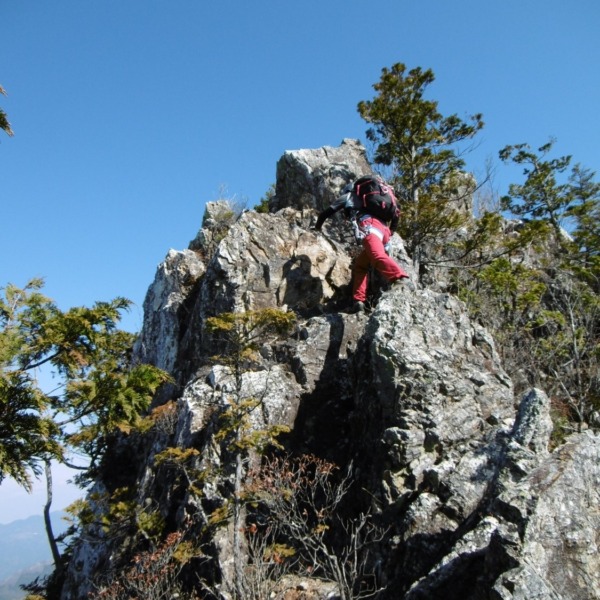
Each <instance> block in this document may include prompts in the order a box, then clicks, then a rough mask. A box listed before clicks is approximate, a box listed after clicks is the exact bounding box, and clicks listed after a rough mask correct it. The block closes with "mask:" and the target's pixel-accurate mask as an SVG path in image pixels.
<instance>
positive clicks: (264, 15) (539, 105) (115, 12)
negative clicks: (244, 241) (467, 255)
mask: <svg viewBox="0 0 600 600" xmlns="http://www.w3.org/2000/svg"><path fill="white" fill-rule="evenodd" d="M598 23H600V3H598V1H597V0H573V1H572V2H569V3H567V2H564V0H544V1H542V0H502V1H500V0H483V1H482V0H478V1H475V0H455V1H453V2H448V0H420V1H419V2H415V1H414V0H371V1H369V2H366V1H362V0H361V1H358V0H320V1H318V2H317V1H315V0H303V1H302V2H285V1H284V2H281V1H280V2H275V0H254V1H253V2H248V1H246V0H218V1H217V0H175V1H171V2H167V1H166V0H126V1H123V0H57V1H55V2H47V1H44V0H0V85H2V86H3V87H4V89H5V90H6V92H7V93H8V96H7V97H2V96H0V106H1V107H2V108H3V109H4V110H5V111H6V112H7V114H8V117H9V120H10V122H11V124H12V127H13V130H14V132H15V135H14V137H12V138H9V137H7V136H6V135H4V134H0V202H1V207H2V212H1V215H2V218H1V227H0V232H1V234H0V255H1V256H3V257H4V259H3V260H2V266H1V267H0V287H3V286H4V285H6V283H14V284H16V285H24V284H25V283H26V281H27V280H29V279H30V278H32V277H37V276H41V277H44V278H45V280H46V285H45V288H44V290H45V293H46V294H47V295H48V296H50V297H51V298H53V299H54V300H56V301H57V303H58V304H59V306H60V307H61V308H63V309H67V308H69V307H71V306H78V305H90V304H92V303H93V302H94V301H96V300H109V299H112V298H114V297H116V296H125V297H127V298H129V299H131V300H132V301H133V302H134V308H133V310H132V311H131V312H130V314H129V315H128V316H127V317H126V318H125V319H124V322H123V323H124V326H125V327H126V328H128V329H130V330H132V331H137V330H139V328H140V326H141V322H142V303H143V300H144V296H145V294H146V290H147V288H148V286H149V285H150V283H151V282H152V280H153V277H154V273H155V270H156V266H157V265H158V264H159V263H160V262H161V261H162V260H163V258H164V257H165V255H166V253H167V252H168V250H169V249H170V248H175V249H184V248H186V247H187V246H188V244H189V242H190V240H192V239H193V238H194V237H195V235H196V233H197V231H198V229H199V228H200V225H201V220H202V215H203V212H204V204H205V203H206V202H207V201H209V200H214V199H216V198H218V197H219V196H220V195H221V194H223V193H224V194H225V195H226V196H229V197H235V198H236V199H238V200H240V201H242V202H246V203H247V206H248V207H252V206H255V205H256V204H257V203H258V202H259V201H260V199H261V197H262V196H263V195H264V194H265V192H266V191H267V189H268V188H269V187H270V185H271V184H272V183H274V181H275V167H276V163H277V160H278V159H279V158H280V156H281V155H282V154H283V153H284V152H285V151H286V150H293V149H299V148H319V147H321V146H337V145H339V144H340V142H341V141H342V139H343V138H346V137H349V138H358V139H361V140H362V141H365V130H366V129H367V124H366V123H365V122H364V121H363V120H362V119H361V118H360V116H359V115H358V113H357V110H356V106H357V104H358V102H359V101H361V100H369V99H371V98H373V94H374V90H373V88H372V86H373V84H374V83H376V82H377V81H378V80H379V78H380V74H381V69H382V68H383V67H390V66H391V65H392V64H394V63H396V62H403V63H405V64H406V65H407V67H408V68H413V67H417V66H419V67H422V68H423V69H426V68H431V69H432V70H433V72H434V73H435V77H436V79H435V81H434V83H433V84H432V85H431V86H430V87H429V91H428V95H429V97H430V98H431V99H434V100H437V101H438V102H439V109H440V112H442V113H443V114H446V115H448V114H452V113H457V114H458V115H459V116H461V117H467V116H468V115H470V114H473V113H478V112H481V113H483V118H484V121H485V123H486V126H485V128H484V129H483V131H482V132H481V133H480V134H479V136H478V138H477V140H478V142H479V144H478V147H477V148H476V150H475V151H474V152H472V153H471V154H470V155H469V156H468V157H467V166H468V168H469V169H470V170H472V171H473V172H475V173H476V174H478V175H479V174H481V173H483V171H484V167H485V164H486V161H488V160H491V161H492V162H493V164H494V166H495V167H496V175H495V179H494V187H495V190H496V192H497V193H500V194H502V193H505V192H506V191H507V187H508V183H510V182H520V181H521V179H520V175H519V171H518V170H516V169H515V168H512V169H511V168H508V167H505V166H503V165H502V164H501V163H499V161H498V159H497V156H498V151H499V150H500V149H501V148H503V147H504V146H505V145H507V144H515V143H521V142H528V143H530V144H531V145H532V146H533V147H536V148H537V147H539V146H541V145H542V144H544V143H545V142H547V141H548V139H549V138H550V137H554V138H556V140H557V142H556V144H555V154H556V155H557V156H560V155H565V154H571V155H573V161H574V162H580V163H582V164H583V165H584V166H586V167H588V168H590V169H591V170H593V171H597V170H598V168H599V167H600V160H599V158H600V150H599V143H598V141H599V140H600V124H599V123H600V119H599V118H598V106H600V98H599V96H600V93H599V87H600V77H599V75H600V41H599V40H598ZM15 493H16V492H15ZM14 497H15V496H14V494H13V489H12V487H11V485H10V483H8V482H5V483H3V484H2V486H0V522H8V521H11V520H13V518H21V517H24V516H28V515H30V514H33V513H37V512H40V511H41V504H43V500H42V501H41V504H40V501H38V500H35V502H34V498H35V494H34V495H31V496H25V495H24V496H23V497H22V500H20V501H15V500H14ZM65 498H66V497H65ZM69 499H70V498H69ZM64 501H66V500H64ZM61 502H63V500H62V497H61V496H59V497H58V499H57V501H56V503H55V507H56V508H62V506H61Z"/></svg>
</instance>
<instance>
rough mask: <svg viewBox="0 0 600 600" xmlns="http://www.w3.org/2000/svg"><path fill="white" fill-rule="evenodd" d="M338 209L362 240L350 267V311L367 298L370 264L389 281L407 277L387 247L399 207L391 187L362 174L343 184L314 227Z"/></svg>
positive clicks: (375, 178) (361, 307)
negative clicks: (358, 251)
mask: <svg viewBox="0 0 600 600" xmlns="http://www.w3.org/2000/svg"><path fill="white" fill-rule="evenodd" d="M340 210H344V212H345V214H346V216H347V217H348V218H350V219H351V221H352V223H353V226H354V231H355V236H356V238H357V239H358V240H361V241H362V246H363V249H362V251H361V253H360V254H359V255H358V256H357V257H356V259H355V261H354V264H353V268H352V275H353V278H352V279H353V280H352V298H353V300H354V303H353V305H352V308H351V312H361V311H364V310H365V303H366V300H367V285H368V273H369V267H371V266H373V267H374V268H375V269H376V270H377V271H378V272H379V273H381V275H382V276H383V277H384V278H385V279H386V280H387V281H389V282H390V283H394V282H396V281H400V280H402V279H406V278H408V274H407V273H406V272H405V271H404V270H403V269H402V268H401V267H400V265H398V263H396V261H395V260H394V259H393V258H392V257H391V256H389V254H388V253H387V251H386V245H387V244H388V242H389V241H390V238H391V236H392V231H394V229H395V228H396V226H397V225H398V219H399V216H400V211H399V210H398V205H397V203H396V197H395V195H394V191H393V189H392V188H391V187H390V186H389V185H387V184H386V183H385V182H384V181H383V180H381V179H379V178H377V177H373V176H368V177H361V178H360V179H357V180H356V181H355V182H354V183H353V184H348V185H347V186H346V187H344V189H343V190H342V194H341V196H339V197H338V198H337V199H336V200H335V201H334V202H333V203H332V204H331V205H330V206H329V207H328V208H326V209H325V210H324V211H322V212H321V213H320V214H319V216H318V218H317V222H316V224H315V229H316V230H317V231H320V230H321V227H322V226H323V223H324V222H325V221H326V220H327V219H328V218H329V217H331V216H333V215H334V214H335V213H337V212H338V211H340Z"/></svg>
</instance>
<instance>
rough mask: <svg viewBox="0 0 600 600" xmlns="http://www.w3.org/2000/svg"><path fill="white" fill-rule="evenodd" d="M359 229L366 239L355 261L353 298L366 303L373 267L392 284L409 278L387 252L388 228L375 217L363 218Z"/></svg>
mask: <svg viewBox="0 0 600 600" xmlns="http://www.w3.org/2000/svg"><path fill="white" fill-rule="evenodd" d="M359 229H360V230H361V231H362V232H363V233H364V234H365V237H364V239H363V250H362V252H361V253H360V254H359V255H358V257H357V258H356V260H355V261H354V267H353V283H352V297H353V298H354V300H360V301H361V302H364V301H365V300H366V299H367V284H368V272H369V267H370V266H371V265H372V266H373V267H374V268H375V269H377V271H379V273H381V274H382V275H383V276H384V277H385V278H386V279H387V280H388V281H390V282H391V281H396V280H397V279H402V278H403V277H408V274H407V273H406V272H405V271H404V270H403V269H401V268H400V266H399V265H398V264H397V263H396V261H395V260H394V259H393V258H392V257H391V256H389V255H388V253H387V252H386V251H385V248H384V246H385V244H387V243H388V242H389V240H390V237H391V233H390V230H389V228H388V227H386V226H385V225H384V224H383V223H382V222H381V221H378V220H377V219H374V218H373V217H366V218H364V217H363V218H362V219H361V220H360V222H359Z"/></svg>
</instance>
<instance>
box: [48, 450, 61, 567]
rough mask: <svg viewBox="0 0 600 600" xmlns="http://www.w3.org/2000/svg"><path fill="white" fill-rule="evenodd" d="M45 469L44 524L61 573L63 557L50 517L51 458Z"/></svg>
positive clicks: (53, 557)
mask: <svg viewBox="0 0 600 600" xmlns="http://www.w3.org/2000/svg"><path fill="white" fill-rule="evenodd" d="M44 470H45V472H46V505H45V506H44V525H45V527H46V536H47V537H48V543H49V544H50V550H51V551H52V559H53V560H54V569H55V570H56V573H57V574H58V575H60V574H61V573H62V569H63V564H62V557H61V555H60V552H59V551H58V544H57V543H56V538H55V537H54V532H53V531H52V520H51V518H50V507H51V506H52V466H51V464H50V460H49V459H47V460H46V461H45V464H44Z"/></svg>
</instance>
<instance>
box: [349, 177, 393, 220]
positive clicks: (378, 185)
mask: <svg viewBox="0 0 600 600" xmlns="http://www.w3.org/2000/svg"><path fill="white" fill-rule="evenodd" d="M352 191H353V192H354V198H355V207H356V209H357V210H358V212H359V213H368V214H370V215H372V216H373V217H375V218H376V219H380V220H382V221H391V220H392V219H393V218H394V217H397V216H398V214H399V211H398V205H397V203H396V196H395V195H394V190H393V189H392V188H391V187H390V186H389V185H387V184H386V183H385V182H384V181H382V180H381V179H378V178H376V177H361V178H360V179H357V180H356V181H355V182H354V187H353V190H352Z"/></svg>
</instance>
